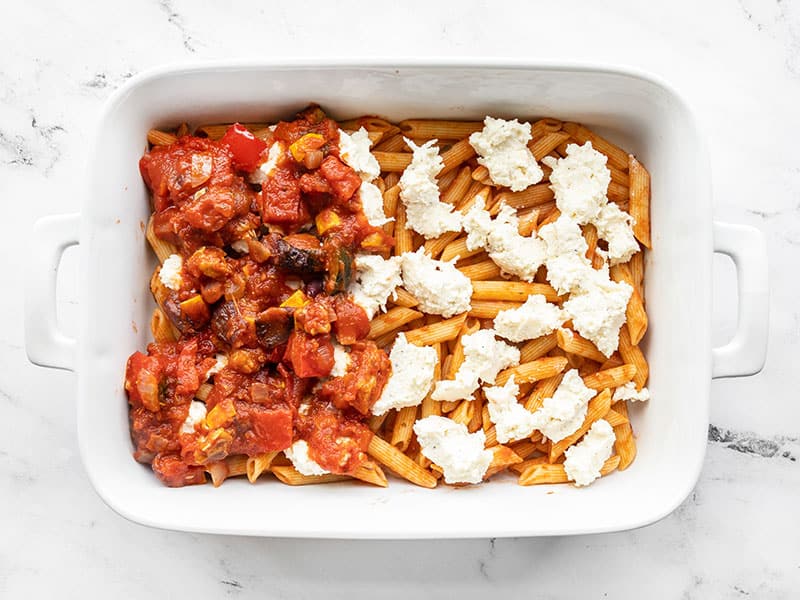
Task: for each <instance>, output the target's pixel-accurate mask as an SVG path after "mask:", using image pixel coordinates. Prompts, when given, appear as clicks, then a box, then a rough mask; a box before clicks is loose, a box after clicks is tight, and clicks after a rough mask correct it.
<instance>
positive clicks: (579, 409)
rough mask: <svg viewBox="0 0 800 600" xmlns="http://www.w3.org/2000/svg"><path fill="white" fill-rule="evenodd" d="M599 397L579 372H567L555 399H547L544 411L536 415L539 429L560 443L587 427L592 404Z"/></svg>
mask: <svg viewBox="0 0 800 600" xmlns="http://www.w3.org/2000/svg"><path fill="white" fill-rule="evenodd" d="M596 395H597V392H595V391H594V390H592V389H589V388H588V387H586V385H585V384H584V383H583V379H581V377H580V375H578V371H577V370H576V369H572V370H570V371H567V372H566V373H565V374H564V378H563V379H562V380H561V383H560V384H559V386H558V389H557V390H556V391H555V393H554V394H553V396H552V398H545V400H544V403H543V404H542V407H541V408H540V409H539V410H537V411H536V412H535V413H533V414H534V417H535V418H536V429H538V430H539V431H541V432H542V433H543V434H544V435H545V436H546V437H547V438H548V439H550V440H552V441H553V442H560V441H561V440H563V439H564V438H565V437H567V436H569V435H571V434H573V433H575V432H576V431H577V430H578V428H579V427H580V426H581V425H582V424H583V420H584V419H585V418H586V411H587V408H588V406H589V400H591V399H592V398H594V397H595V396H596Z"/></svg>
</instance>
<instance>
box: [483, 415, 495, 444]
mask: <svg viewBox="0 0 800 600" xmlns="http://www.w3.org/2000/svg"><path fill="white" fill-rule="evenodd" d="M486 422H487V423H491V421H489V420H487V421H486ZM484 433H485V434H486V445H485V447H486V448H492V447H493V446H496V445H497V428H496V427H495V426H494V425H490V426H489V428H488V429H486V430H485V431H484Z"/></svg>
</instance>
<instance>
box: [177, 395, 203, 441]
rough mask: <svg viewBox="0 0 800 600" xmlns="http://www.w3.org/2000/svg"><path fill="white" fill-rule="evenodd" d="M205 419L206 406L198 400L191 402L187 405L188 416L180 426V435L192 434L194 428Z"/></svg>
mask: <svg viewBox="0 0 800 600" xmlns="http://www.w3.org/2000/svg"><path fill="white" fill-rule="evenodd" d="M205 418H206V405H205V404H203V403H202V402H200V401H199V400H192V403H191V404H190V405H189V414H188V415H186V420H185V421H184V422H183V425H181V433H189V434H191V433H194V428H195V426H196V425H197V424H198V423H201V422H202V421H203V419H205Z"/></svg>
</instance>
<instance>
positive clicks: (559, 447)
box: [548, 389, 611, 463]
mask: <svg viewBox="0 0 800 600" xmlns="http://www.w3.org/2000/svg"><path fill="white" fill-rule="evenodd" d="M610 409H611V390H609V389H605V390H603V391H602V392H600V393H599V394H597V396H595V397H594V398H592V399H591V400H589V407H588V409H587V410H586V417H585V418H584V419H583V424H582V425H581V426H580V427H579V428H578V430H577V431H575V432H574V433H572V434H571V435H568V436H567V437H565V438H564V439H563V440H560V441H558V442H554V443H553V444H552V446H550V455H549V457H548V461H550V462H551V463H554V462H556V459H557V458H559V457H560V456H561V455H562V454H564V451H565V450H566V449H567V448H569V447H570V446H572V444H574V443H576V442H577V441H578V440H580V439H581V438H582V437H583V436H584V435H586V432H588V431H589V429H590V428H591V426H592V424H593V423H594V422H595V421H598V420H599V419H602V418H603V417H605V416H606V414H607V413H608V411H609V410H610Z"/></svg>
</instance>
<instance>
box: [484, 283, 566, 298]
mask: <svg viewBox="0 0 800 600" xmlns="http://www.w3.org/2000/svg"><path fill="white" fill-rule="evenodd" d="M534 294H540V295H542V296H544V297H545V300H547V301H548V302H560V301H561V298H559V296H558V293H557V292H556V291H555V290H554V289H553V288H552V287H551V286H550V285H547V284H544V283H527V282H525V281H497V280H495V281H473V282H472V299H473V300H495V301H502V300H504V301H507V302H525V301H526V300H527V299H528V296H531V295H534Z"/></svg>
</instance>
